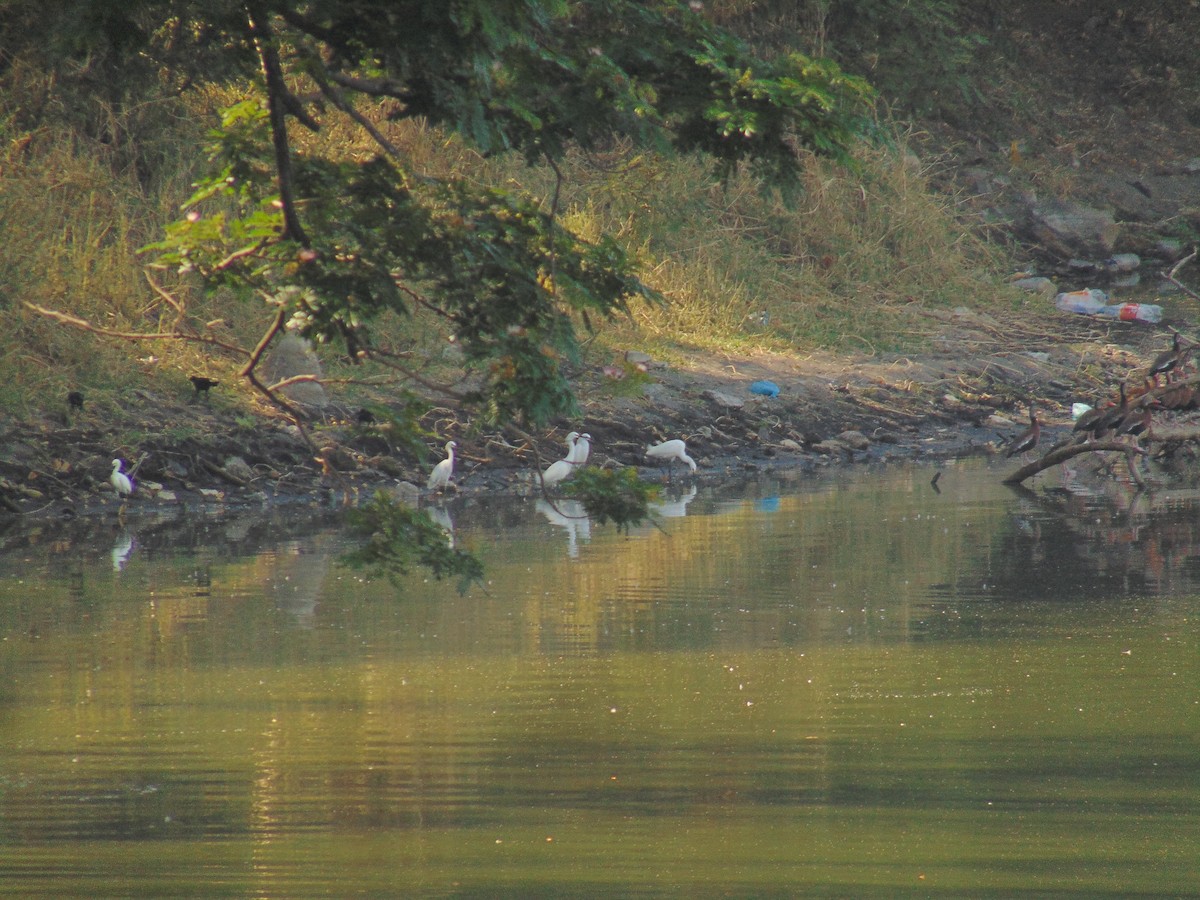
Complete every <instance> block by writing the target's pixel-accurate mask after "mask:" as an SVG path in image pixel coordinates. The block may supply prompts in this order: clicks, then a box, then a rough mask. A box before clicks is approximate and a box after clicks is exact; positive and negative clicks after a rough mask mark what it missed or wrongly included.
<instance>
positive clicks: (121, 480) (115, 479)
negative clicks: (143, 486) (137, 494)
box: [108, 459, 133, 497]
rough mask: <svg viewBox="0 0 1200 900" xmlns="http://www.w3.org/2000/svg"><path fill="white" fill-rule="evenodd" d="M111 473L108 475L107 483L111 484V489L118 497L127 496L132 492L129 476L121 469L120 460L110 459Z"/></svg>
mask: <svg viewBox="0 0 1200 900" xmlns="http://www.w3.org/2000/svg"><path fill="white" fill-rule="evenodd" d="M112 467H113V470H112V475H111V476H110V477H109V479H108V480H109V483H111V484H112V486H113V490H115V491H116V492H117V496H118V497H128V496H129V495H130V494H132V493H133V482H132V481H130V480H129V476H128V475H126V474H125V473H124V472H122V471H121V461H120V460H119V459H114V460H113V461H112Z"/></svg>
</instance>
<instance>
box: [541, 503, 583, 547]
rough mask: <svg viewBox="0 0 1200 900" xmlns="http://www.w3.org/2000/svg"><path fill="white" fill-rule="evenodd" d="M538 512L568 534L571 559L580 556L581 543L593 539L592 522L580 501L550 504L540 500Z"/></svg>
mask: <svg viewBox="0 0 1200 900" xmlns="http://www.w3.org/2000/svg"><path fill="white" fill-rule="evenodd" d="M536 506H537V511H538V512H540V513H541V514H542V515H543V516H545V517H546V518H547V520H549V522H550V524H551V525H557V526H558V527H559V528H562V529H563V530H564V531H566V533H567V555H568V556H569V557H571V559H575V558H577V557H578V556H579V542H580V541H590V540H591V539H592V520H591V519H590V518H589V517H588V514H587V512H586V511H585V510H584V508H583V504H582V503H580V502H579V501H578V500H558V501H556V502H554V503H550V502H549V501H547V500H542V499H541V498H539V499H538V500H537V502H536Z"/></svg>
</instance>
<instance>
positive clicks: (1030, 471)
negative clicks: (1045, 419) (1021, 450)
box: [1002, 441, 1146, 484]
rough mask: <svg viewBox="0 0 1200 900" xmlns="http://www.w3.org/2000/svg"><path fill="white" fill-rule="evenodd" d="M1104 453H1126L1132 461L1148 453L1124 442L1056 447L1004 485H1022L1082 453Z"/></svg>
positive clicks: (1098, 442) (1092, 442) (1089, 442)
mask: <svg viewBox="0 0 1200 900" xmlns="http://www.w3.org/2000/svg"><path fill="white" fill-rule="evenodd" d="M1102 451H1110V452H1115V453H1124V454H1125V456H1126V458H1127V459H1129V460H1131V461H1132V459H1133V457H1134V454H1138V453H1142V454H1144V453H1145V452H1146V451H1145V450H1143V449H1142V448H1141V447H1138V446H1136V445H1133V444H1127V443H1125V442H1124V441H1084V442H1082V443H1079V444H1068V445H1067V446H1065V447H1055V448H1054V449H1053V450H1051V451H1050V452H1049V453H1047V454H1045V455H1044V456H1042V457H1041V458H1040V459H1035V460H1034V461H1033V462H1031V463H1028V464H1027V465H1024V466H1021V468H1019V469H1017V471H1015V472H1013V473H1012V474H1011V475H1009V476H1008V477H1007V478H1005V479H1004V481H1003V482H1002V483H1003V484H1020V483H1021V482H1022V481H1024V480H1025V479H1026V478H1029V477H1031V476H1033V475H1036V474H1037V473H1038V472H1042V471H1045V470H1046V469H1049V468H1051V467H1052V466H1057V465H1058V464H1059V463H1064V462H1066V461H1067V460H1068V459H1072V458H1074V457H1076V456H1079V455H1080V454H1082V453H1098V452H1102ZM1131 470H1132V466H1131ZM1135 481H1140V478H1135Z"/></svg>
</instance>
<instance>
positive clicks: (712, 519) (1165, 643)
mask: <svg viewBox="0 0 1200 900" xmlns="http://www.w3.org/2000/svg"><path fill="white" fill-rule="evenodd" d="M931 475H932V470H929V469H921V468H915V469H910V468H894V469H887V470H883V471H875V472H863V473H855V474H853V475H840V476H832V477H830V478H827V479H817V478H814V477H812V476H795V477H794V478H791V479H788V480H786V481H776V482H756V483H751V484H747V485H741V486H738V487H736V488H734V487H728V486H725V487H721V488H712V487H708V486H703V487H701V488H700V489H699V490H683V491H679V490H677V491H675V492H672V493H670V494H668V495H665V496H664V498H663V502H662V504H661V505H660V508H659V515H660V519H659V524H658V526H656V527H650V526H647V527H644V528H641V529H638V530H635V531H634V532H632V533H631V534H629V535H623V534H619V533H617V532H616V531H614V530H613V529H612V528H611V527H600V526H596V525H589V523H588V522H587V521H586V520H584V519H579V518H574V517H572V516H571V513H572V512H573V510H572V509H571V508H570V505H569V504H562V505H560V507H559V508H558V509H555V508H553V507H550V506H549V505H547V504H545V503H540V502H536V501H533V500H524V501H521V500H513V499H511V498H509V499H506V500H504V501H500V500H486V501H485V500H479V499H465V500H460V501H455V502H451V503H449V504H448V505H447V506H446V507H445V508H444V509H443V510H441V511H440V514H441V515H443V517H444V522H445V524H447V525H448V526H451V527H452V528H453V539H454V540H455V542H456V543H457V545H458V546H460V547H469V548H471V549H473V550H475V551H476V552H477V553H478V554H479V555H480V556H481V557H482V558H483V559H484V561H485V563H486V565H487V568H488V583H487V585H486V590H480V589H478V588H476V589H473V590H472V591H471V592H470V593H468V594H467V595H465V596H459V595H458V594H457V593H456V592H455V591H454V589H453V586H451V585H446V584H441V583H437V582H430V581H428V580H426V579H424V578H423V577H419V576H414V577H411V578H409V579H408V580H406V581H404V582H402V583H401V584H400V585H399V586H398V587H397V586H393V585H391V584H389V583H386V582H376V583H366V582H364V581H363V580H362V579H361V577H360V576H359V575H358V574H356V573H355V572H353V571H350V570H347V569H345V568H343V567H341V566H340V565H339V564H338V556H339V554H341V553H342V552H344V550H345V549H346V547H347V543H346V538H345V537H344V536H343V534H342V533H341V532H340V531H339V529H338V528H337V526H336V520H335V518H334V517H332V516H330V515H328V514H325V513H320V512H317V511H311V512H310V511H304V512H298V511H296V510H287V511H280V512H274V513H271V512H264V513H262V514H261V515H256V516H249V517H243V518H239V519H235V520H226V521H222V520H217V519H210V518H206V517H205V516H203V515H202V514H199V513H192V514H189V515H188V516H185V517H183V518H180V519H176V520H172V521H164V522H158V523H154V524H139V525H138V526H137V527H136V528H131V529H128V530H126V529H122V528H121V527H120V526H118V525H117V524H116V523H112V524H111V525H105V526H102V527H97V526H92V527H91V530H90V531H87V532H79V533H70V532H60V531H52V530H48V531H45V532H42V533H38V534H33V535H23V536H19V537H18V536H12V535H9V536H7V537H4V536H0V542H2V543H3V546H2V548H0V554H2V555H0V638H2V641H0V674H2V681H0V875H2V876H3V877H2V878H0V893H4V894H6V895H10V896H22V897H34V896H54V897H60V896H89V897H100V896H164V897H166V896H171V897H184V896H188V897H251V896H253V897H286V898H305V897H342V896H378V897H390V896H478V897H490V896H514V897H564V896H580V897H583V896H588V897H592V896H603V897H628V896H679V895H687V896H690V897H718V896H719V897H728V896H734V897H771V896H778V897H784V896H796V895H804V894H807V895H817V896H847V897H860V896H886V897H896V896H922V897H924V896H974V897H983V896H997V897H1012V896H1017V895H1029V894H1042V895H1047V894H1054V895H1057V896H1079V897H1097V896H1105V895H1107V896H1114V897H1115V896H1122V897H1124V896H1135V895H1144V896H1200V893H1198V891H1200V887H1198V885H1200V852H1198V847H1200V682H1198V678H1200V656H1198V652H1197V646H1198V640H1197V639H1198V637H1200V634H1198V632H1200V623H1198V618H1197V608H1198V605H1200V599H1198V594H1200V534H1198V526H1197V523H1198V522H1200V506H1198V501H1197V496H1196V493H1195V492H1184V491H1177V492H1174V493H1169V492H1158V493H1151V494H1143V495H1134V494H1132V493H1130V492H1129V490H1128V489H1126V488H1123V487H1120V486H1116V485H1114V486H1113V487H1112V488H1111V490H1109V491H1108V492H1107V493H1105V494H1103V495H1095V494H1089V493H1087V492H1085V491H1081V490H1079V489H1077V488H1074V487H1073V486H1069V485H1068V486H1064V485H1062V484H1061V483H1060V482H1058V481H1056V480H1053V479H1051V480H1047V481H1045V482H1044V483H1042V484H1040V485H1038V486H1037V488H1036V490H1035V492H1033V493H1025V492H1015V491H1012V490H1009V489H1006V488H1003V487H1001V486H1000V485H999V484H998V481H999V473H998V472H996V471H992V470H989V469H987V468H986V467H984V466H982V465H981V464H964V465H959V466H951V467H949V468H948V469H947V470H946V471H945V473H944V475H943V476H942V478H941V480H940V482H939V484H938V487H939V488H940V492H938V491H936V490H934V489H933V488H932V487H931V486H930V484H929V481H930V477H931Z"/></svg>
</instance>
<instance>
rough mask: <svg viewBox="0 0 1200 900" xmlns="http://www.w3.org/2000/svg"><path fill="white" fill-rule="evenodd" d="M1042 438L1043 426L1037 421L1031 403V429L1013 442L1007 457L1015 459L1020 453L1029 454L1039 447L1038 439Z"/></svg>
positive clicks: (1006, 454)
mask: <svg viewBox="0 0 1200 900" xmlns="http://www.w3.org/2000/svg"><path fill="white" fill-rule="evenodd" d="M1041 436H1042V424H1041V423H1040V422H1039V421H1038V419H1037V413H1036V412H1034V409H1033V402H1032V401H1030V403H1029V427H1028V428H1027V429H1025V431H1023V432H1022V433H1021V434H1019V435H1017V437H1016V438H1015V439H1014V440H1013V442H1012V444H1010V445H1009V448H1008V452H1007V453H1005V454H1004V455H1005V456H1008V457H1013V456H1016V455H1017V454H1018V453H1027V452H1028V451H1030V450H1032V449H1033V448H1034V447H1036V446H1037V442H1038V439H1039V438H1040V437H1041Z"/></svg>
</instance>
